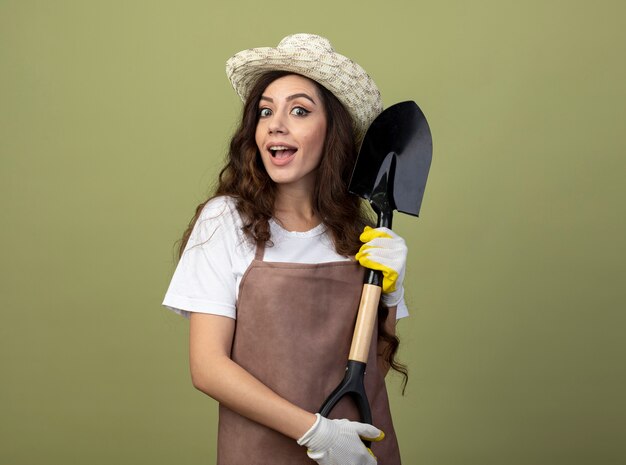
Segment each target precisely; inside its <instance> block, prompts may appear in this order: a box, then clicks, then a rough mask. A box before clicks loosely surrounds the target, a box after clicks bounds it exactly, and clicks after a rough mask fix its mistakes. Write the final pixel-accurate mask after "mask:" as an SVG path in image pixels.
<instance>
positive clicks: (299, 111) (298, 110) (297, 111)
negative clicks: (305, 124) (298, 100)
mask: <svg viewBox="0 0 626 465" xmlns="http://www.w3.org/2000/svg"><path fill="white" fill-rule="evenodd" d="M309 113H311V112H310V111H309V110H307V109H306V108H302V107H295V108H294V109H293V110H291V114H292V115H294V116H306V115H308V114H309Z"/></svg>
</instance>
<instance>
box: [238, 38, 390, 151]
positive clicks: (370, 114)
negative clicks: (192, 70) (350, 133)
mask: <svg viewBox="0 0 626 465" xmlns="http://www.w3.org/2000/svg"><path fill="white" fill-rule="evenodd" d="M267 71H291V72H293V73H297V74H300V75H302V76H305V77H308V78H309V79H312V80H314V81H316V82H318V83H319V84H321V85H322V86H324V87H325V88H326V89H328V90H329V91H331V92H332V93H333V94H334V95H335V97H337V98H338V99H339V101H340V102H341V103H342V104H343V105H344V106H345V107H346V109H347V110H348V112H349V113H350V115H351V116H352V120H353V122H354V130H355V135H356V138H357V140H359V141H360V140H361V139H362V138H363V136H364V135H365V132H366V131H367V128H368V127H369V125H370V123H371V122H372V121H373V120H374V118H376V116H378V114H379V113H380V112H381V111H382V110H383V105H382V101H381V98H380V92H379V90H378V87H376V84H375V83H374V81H373V80H372V78H371V77H370V76H369V75H368V74H367V73H366V72H365V70H364V69H363V68H361V67H360V66H359V65H358V64H356V63H355V62H354V61H352V60H351V59H349V58H347V57H345V56H343V55H340V54H339V53H337V52H335V50H334V49H333V47H332V45H331V44H330V42H329V41H328V39H326V38H324V37H321V36H318V35H315V34H293V35H289V36H287V37H285V38H284V39H283V40H281V41H280V43H279V44H278V46H277V47H276V48H272V47H260V48H251V49H249V50H243V51H241V52H239V53H237V54H235V55H234V56H232V57H231V58H229V59H228V61H227V62H226V75H227V76H228V79H229V80H230V82H231V84H232V85H233V87H234V89H235V91H236V92H237V94H239V97H241V99H242V100H243V101H244V102H245V100H246V98H247V97H248V94H249V92H250V90H252V87H253V86H254V83H255V82H256V80H257V79H258V78H259V76H261V75H262V74H263V73H265V72H267Z"/></svg>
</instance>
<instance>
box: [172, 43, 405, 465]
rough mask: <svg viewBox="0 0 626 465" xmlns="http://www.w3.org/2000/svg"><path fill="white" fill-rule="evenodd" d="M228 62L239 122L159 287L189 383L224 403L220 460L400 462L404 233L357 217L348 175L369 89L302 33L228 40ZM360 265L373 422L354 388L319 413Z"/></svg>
mask: <svg viewBox="0 0 626 465" xmlns="http://www.w3.org/2000/svg"><path fill="white" fill-rule="evenodd" d="M226 71H227V74H228V78H229V79H230V81H231V83H232V85H233V87H234V88H235V90H236V91H237V93H238V94H239V96H240V97H241V98H242V100H243V101H244V102H245V104H244V108H243V114H242V118H241V122H240V124H239V127H238V129H237V130H236V132H235V134H234V136H233V137H232V139H231V143H230V150H229V153H228V159H227V163H226V166H225V167H224V168H223V170H222V172H221V174H220V176H219V183H218V186H217V189H216V191H215V192H214V195H213V196H212V197H211V198H210V199H209V200H207V201H206V202H203V203H202V204H200V205H199V206H198V208H197V210H196V214H195V216H194V217H193V219H192V221H191V223H190V225H189V228H188V229H187V231H186V232H185V234H184V236H183V241H182V245H181V250H180V261H179V263H178V267H177V269H176V271H175V273H174V276H173V278H172V282H171V284H170V286H169V289H168V291H167V294H166V296H165V300H164V305H166V306H167V307H169V308H171V309H172V310H174V311H176V312H178V313H181V314H184V315H187V316H189V317H190V363H191V375H192V380H193V384H194V386H195V387H196V388H198V389H199V390H201V391H203V392H205V393H206V394H208V395H209V396H211V397H213V398H214V399H216V400H217V401H218V402H219V404H220V416H219V436H218V464H220V465H262V464H268V465H269V464H271V465H298V464H313V463H315V462H317V463H319V464H338V465H352V464H354V465H357V464H358V465H361V464H375V463H376V461H377V460H378V463H379V464H382V465H398V464H400V454H399V450H398V444H397V440H396V435H395V432H394V428H393V424H392V421H391V415H390V412H389V404H388V398H387V392H386V389H385V382H384V376H385V374H386V372H387V370H388V369H389V367H393V368H396V369H397V368H398V367H399V365H398V364H396V362H395V360H394V355H395V352H396V349H397V338H395V323H396V319H397V318H401V317H403V316H406V315H407V309H406V305H405V303H404V299H403V287H402V279H403V276H404V267H405V262H406V246H405V243H404V241H403V239H401V238H400V237H398V236H397V235H396V234H394V233H393V232H392V231H391V230H389V229H385V228H378V229H371V228H366V226H368V225H371V223H372V221H371V219H370V218H369V216H368V214H367V213H366V210H365V209H364V208H363V205H362V201H361V200H360V199H359V198H358V197H357V196H355V195H352V194H350V193H349V192H348V189H347V185H348V182H349V179H350V175H351V172H352V168H353V166H354V163H355V160H356V154H357V149H358V144H359V143H360V142H361V140H362V138H363V136H364V134H365V131H366V129H367V127H368V126H369V124H370V123H371V122H372V121H373V119H374V118H375V117H376V116H377V115H378V114H379V113H380V112H381V110H382V103H381V100H380V93H379V91H378V89H377V87H376V85H375V84H374V82H373V81H372V79H371V78H370V77H369V76H368V75H367V73H366V72H365V71H364V70H363V69H362V68H361V67H360V66H359V65H357V64H356V63H354V62H352V61H351V60H350V59H348V58H346V57H344V56H342V55H340V54H338V53H336V52H335V51H334V50H333V48H332V47H331V45H330V43H329V42H328V40H326V39H324V38H323V37H319V36H316V35H310V34H295V35H292V36H288V37H286V38H285V39H283V40H282V41H281V42H280V43H279V45H278V47H277V48H255V49H250V50H244V51H242V52H239V53H237V54H236V55H235V56H233V57H232V58H230V59H229V60H228V62H227V64H226ZM364 228H365V231H364ZM368 246H369V247H368ZM359 251H360V252H359ZM357 252H359V253H358V254H357ZM355 254H356V256H357V257H358V261H357V260H355ZM389 257H392V258H393V260H392V261H390V260H389ZM362 265H363V266H369V267H376V268H379V269H382V270H383V273H384V275H385V277H384V281H383V297H382V304H383V305H381V309H380V310H379V322H378V328H377V330H375V333H374V338H373V343H372V347H371V350H370V353H369V360H368V364H367V367H368V371H367V374H366V377H365V379H366V380H365V384H366V389H367V395H368V398H369V400H370V403H371V406H372V415H373V423H374V425H375V426H372V425H366V424H362V423H359V422H358V421H354V420H358V418H359V417H358V413H357V412H356V409H355V408H354V406H353V405H352V403H351V400H350V399H349V398H346V399H343V400H342V401H341V402H340V403H339V404H338V406H337V407H336V408H335V409H334V410H333V412H332V415H331V417H332V418H335V419H328V418H324V417H321V416H320V415H319V414H315V413H314V412H316V411H317V409H318V408H319V406H320V405H321V404H322V402H323V401H324V399H325V398H326V397H327V396H328V395H329V394H330V392H331V391H332V390H333V388H334V387H335V386H336V385H337V384H338V383H339V381H340V380H341V379H342V378H343V373H344V370H345V364H346V360H347V355H348V352H349V348H350V340H351V336H352V330H353V327H354V319H355V315H356V311H357V309H358V306H359V299H360V294H361V289H362V282H363V276H364V268H363V266H362ZM378 428H380V429H378ZM381 430H382V431H384V434H383V433H382V431H381ZM383 437H384V440H382V439H383ZM362 438H363V439H369V440H372V441H374V442H373V444H372V450H371V451H370V450H368V449H367V448H366V447H365V446H364V444H363V442H362V440H361V439H362ZM372 452H373V454H372ZM307 455H308V456H307ZM374 456H376V457H377V460H376V458H375V457H374Z"/></svg>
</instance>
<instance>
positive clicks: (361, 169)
mask: <svg viewBox="0 0 626 465" xmlns="http://www.w3.org/2000/svg"><path fill="white" fill-rule="evenodd" d="M432 151H433V148H432V138H431V134H430V128H429V127H428V123H427V122H426V118H425V117H424V113H422V111H421V110H420V109H419V107H418V106H417V104H416V103H415V102H401V103H397V104H395V105H393V106H391V107H389V108H387V109H386V110H385V111H383V112H382V113H381V114H380V115H379V116H378V117H377V118H376V119H375V120H374V122H373V123H372V124H371V125H370V127H369V129H368V130H367V133H366V134H365V138H364V139H363V145H362V146H361V150H360V152H359V155H358V158H357V162H356V165H355V167H354V171H353V173H352V179H351V181H350V186H349V190H350V192H352V193H353V194H357V195H358V196H360V197H363V198H364V199H366V200H368V201H369V202H370V204H371V206H372V208H373V210H374V211H375V212H376V215H377V216H378V221H377V226H378V227H381V226H384V227H387V228H391V221H392V216H393V211H394V210H398V211H400V212H402V213H408V214H409V215H414V216H418V214H419V211H420V207H421V205H422V198H423V196H424V187H425V186H426V179H427V177H428V170H429V168H430V162H431V159H432ZM381 285H382V274H381V272H379V271H374V270H368V272H367V273H366V275H365V279H364V284H363V292H362V294H361V302H360V304H359V310H358V313H357V318H356V325H355V328H354V334H353V336H352V346H351V347H350V354H349V356H348V366H347V367H346V374H345V376H344V379H343V381H341V383H340V384H339V386H337V388H335V390H334V391H333V392H332V393H331V394H330V396H328V398H327V399H326V401H325V402H324V404H323V405H322V407H321V408H320V414H321V415H323V416H328V414H329V413H330V412H331V410H332V409H333V408H334V407H335V405H336V404H337V402H339V400H340V399H341V398H343V397H344V396H346V395H350V396H351V397H352V399H353V400H354V402H355V403H356V406H357V408H358V410H359V413H360V415H361V421H362V422H364V423H370V424H371V423H372V413H371V410H370V406H369V402H368V400H367V395H366V394H365V384H364V377H365V367H366V364H367V355H368V353H369V349H370V344H371V339H372V333H373V330H374V325H375V324H376V315H377V313H378V303H379V299H380V294H381ZM364 442H366V445H367V446H368V447H369V442H367V441H364Z"/></svg>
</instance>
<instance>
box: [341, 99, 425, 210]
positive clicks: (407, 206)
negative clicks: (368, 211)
mask: <svg viewBox="0 0 626 465" xmlns="http://www.w3.org/2000/svg"><path fill="white" fill-rule="evenodd" d="M432 154H433V142H432V137H431V134H430V128H429V127H428V122H427V121H426V117H425V116H424V113H422V110H420V108H419V107H418V106H417V104H416V103H415V102H413V101H408V102H400V103H397V104H395V105H392V106H390V107H389V108H387V109H386V110H385V111H383V112H382V113H381V114H380V115H378V117H377V118H376V119H375V120H374V122H373V123H372V124H371V125H370V127H369V129H368V130H367V133H366V134H365V138H364V139H363V144H362V145H361V150H360V151H359V155H358V158H357V162H356V165H355V167H354V171H353V172H352V179H351V181H350V185H349V190H350V192H352V193H353V194H356V195H358V196H360V197H363V198H364V199H366V200H369V202H370V203H371V204H372V207H373V209H374V211H376V212H377V213H379V214H380V212H382V213H383V214H391V212H393V210H398V211H400V212H402V213H408V214H409V215H415V216H418V215H419V212H420V207H421V206H422V198H423V197H424V188H425V187H426V179H427V178H428V170H429V169H430V162H431V160H432Z"/></svg>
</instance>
